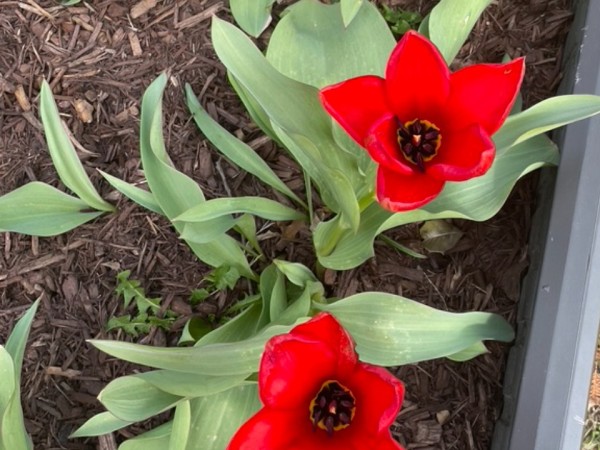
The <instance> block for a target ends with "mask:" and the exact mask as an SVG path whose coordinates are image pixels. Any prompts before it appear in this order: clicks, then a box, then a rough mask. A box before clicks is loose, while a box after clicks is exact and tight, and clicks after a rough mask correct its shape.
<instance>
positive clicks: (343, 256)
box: [314, 135, 558, 270]
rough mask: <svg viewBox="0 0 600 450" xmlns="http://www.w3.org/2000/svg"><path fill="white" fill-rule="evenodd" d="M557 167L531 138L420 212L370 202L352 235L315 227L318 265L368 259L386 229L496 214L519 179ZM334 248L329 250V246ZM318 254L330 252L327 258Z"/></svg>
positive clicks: (547, 148) (542, 143)
mask: <svg viewBox="0 0 600 450" xmlns="http://www.w3.org/2000/svg"><path fill="white" fill-rule="evenodd" d="M557 163H558V150H557V148H556V145H555V144H554V143H553V142H552V141H551V140H550V139H549V138H548V137H547V136H545V135H539V136H535V137H533V138H531V139H528V140H527V141H524V142H521V143H520V144H517V145H515V146H513V147H511V148H509V149H508V150H504V151H500V150H499V151H498V152H497V157H496V160H495V161H494V163H493V165H492V167H491V168H490V170H489V171H488V172H487V173H486V174H485V175H483V176H481V177H478V178H473V179H471V180H469V181H465V182H462V183H446V187H445V188H444V190H443V191H442V193H441V194H440V195H439V197H437V198H436V199H435V200H434V201H432V202H431V203H429V204H428V205H426V206H425V207H424V208H421V209H417V210H414V211H409V212H405V213H396V214H392V213H391V212H389V211H386V210H384V209H383V208H381V207H380V206H379V205H378V204H377V203H375V202H373V203H372V204H371V205H369V206H368V207H367V208H365V209H364V210H363V212H362V214H361V220H360V227H359V230H358V232H357V233H355V234H352V233H349V232H347V231H343V230H342V231H341V234H340V231H339V228H338V226H337V225H336V221H335V219H334V220H331V221H329V222H323V223H321V224H319V226H318V227H317V230H316V231H315V235H314V242H315V247H316V249H317V254H318V257H319V262H320V263H321V264H322V265H323V266H325V267H329V268H332V269H336V270H346V269H350V268H353V267H356V266H358V265H360V264H362V263H363V262H364V261H366V260H367V259H368V258H370V257H371V256H373V241H374V239H375V237H376V236H377V235H378V234H379V233H381V232H383V231H385V230H389V229H390V228H394V227H397V226H400V225H404V224H407V223H414V222H421V221H425V220H432V219H448V218H461V219H469V220H475V221H484V220H487V219H489V218H490V217H492V216H493V215H494V214H496V213H497V212H498V211H499V210H500V208H501V207H502V205H503V204H504V202H505V201H506V199H507V198H508V195H509V194H510V191H511V189H512V188H513V186H514V184H515V183H516V181H517V180H518V179H519V178H521V177H522V176H523V175H525V174H527V173H529V172H531V171H532V170H535V169H538V168H540V167H542V166H546V165H556V164H557ZM332 241H333V242H334V243H335V247H334V248H333V249H330V243H331V242H332ZM323 249H327V250H331V251H328V252H326V253H324V252H323Z"/></svg>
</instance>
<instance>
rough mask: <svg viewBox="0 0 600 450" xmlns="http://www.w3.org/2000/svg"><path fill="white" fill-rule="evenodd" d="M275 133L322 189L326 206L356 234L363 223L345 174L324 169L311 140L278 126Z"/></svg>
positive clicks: (275, 126)
mask: <svg viewBox="0 0 600 450" xmlns="http://www.w3.org/2000/svg"><path fill="white" fill-rule="evenodd" d="M273 129H274V130H275V132H276V133H277V136H279V138H280V140H281V142H283V144H284V145H285V146H286V148H287V149H288V150H289V151H290V153H291V154H292V155H293V156H294V158H295V159H296V161H298V163H299V164H300V166H302V169H303V170H304V171H305V172H306V173H308V175H309V176H310V177H311V178H312V179H313V180H315V182H316V184H317V185H318V186H319V194H320V195H321V199H322V200H323V202H324V203H325V204H326V205H327V206H328V207H329V208H330V209H331V210H332V211H336V212H339V213H340V214H341V217H342V222H343V224H344V226H345V227H347V228H351V229H352V230H353V231H356V229H357V228H358V224H359V220H360V211H359V206H358V201H357V199H356V195H355V193H354V187H355V186H353V185H352V183H351V182H350V180H349V179H348V177H346V175H345V174H344V172H342V171H340V170H337V169H330V168H329V167H327V166H326V165H323V164H322V160H321V155H319V153H318V149H317V146H316V145H315V144H314V143H313V142H312V141H311V140H310V139H308V138H306V137H304V136H302V135H299V134H297V135H293V136H292V135H288V134H287V133H285V131H284V130H283V129H282V128H279V127H278V126H277V125H275V124H274V125H273ZM332 142H333V140H332ZM354 171H355V172H353V173H356V174H358V172H357V171H356V168H354ZM346 173H347V172H346ZM358 186H360V184H359V185H358Z"/></svg>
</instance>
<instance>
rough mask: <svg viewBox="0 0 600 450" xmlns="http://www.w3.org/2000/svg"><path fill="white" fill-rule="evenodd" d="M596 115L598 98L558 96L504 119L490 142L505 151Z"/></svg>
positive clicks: (599, 105) (598, 109)
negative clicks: (540, 135) (547, 132)
mask: <svg viewBox="0 0 600 450" xmlns="http://www.w3.org/2000/svg"><path fill="white" fill-rule="evenodd" d="M598 113H600V96H598V95H560V96H558V97H552V98H548V99H546V100H543V101H541V102H540V103H537V104H535V105H533V106H532V107H531V108H528V109H526V110H525V111H522V112H520V113H517V114H514V115H512V116H510V117H509V118H508V119H506V122H504V125H502V128H500V130H498V132H497V133H496V134H494V136H493V139H494V143H495V144H496V147H497V148H499V149H502V148H509V147H511V146H513V145H515V144H519V143H521V142H523V141H526V140H527V139H530V138H532V137H534V136H537V135H539V134H542V133H545V132H546V131H550V130H553V129H555V128H558V127H562V126H563V125H567V124H569V123H573V122H577V121H578V120H582V119H586V118H588V117H591V116H593V115H596V114H598Z"/></svg>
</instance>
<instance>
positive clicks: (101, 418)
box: [69, 411, 134, 438]
mask: <svg viewBox="0 0 600 450" xmlns="http://www.w3.org/2000/svg"><path fill="white" fill-rule="evenodd" d="M132 423H134V421H129V420H121V419H119V418H118V417H115V416H114V415H113V414H111V413H110V412H108V411H105V412H102V413H100V414H96V415H95V416H94V417H92V418H90V419H88V420H87V421H86V422H85V423H84V424H83V425H81V426H80V427H79V428H77V430H75V432H74V433H73V434H71V435H70V436H69V438H78V437H87V436H102V435H103V434H108V433H112V432H113V431H117V430H120V429H121V428H125V427H126V426H128V425H131V424H132Z"/></svg>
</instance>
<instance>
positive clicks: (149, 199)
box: [98, 170, 165, 216]
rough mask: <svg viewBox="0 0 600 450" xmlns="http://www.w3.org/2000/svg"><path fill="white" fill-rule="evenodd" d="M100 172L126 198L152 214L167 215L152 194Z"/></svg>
mask: <svg viewBox="0 0 600 450" xmlns="http://www.w3.org/2000/svg"><path fill="white" fill-rule="evenodd" d="M98 172H100V175H102V176H103V177H104V179H105V180H106V181H108V183H109V184H110V185H111V186H112V187H114V188H115V189H116V190H117V191H119V192H120V193H121V194H123V195H124V196H125V197H127V198H129V199H130V200H133V201H134V202H136V203H137V204H138V205H140V206H143V207H144V208H146V209H149V210H150V211H152V212H155V213H157V214H160V215H162V216H164V215H165V213H163V211H162V209H160V205H159V204H158V203H157V202H156V200H155V199H154V195H152V192H149V191H145V190H144V189H140V188H139V187H137V186H134V185H133V184H130V183H127V182H126V181H123V180H121V179H119V178H117V177H114V176H112V175H110V174H108V173H106V172H103V171H101V170H98Z"/></svg>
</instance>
